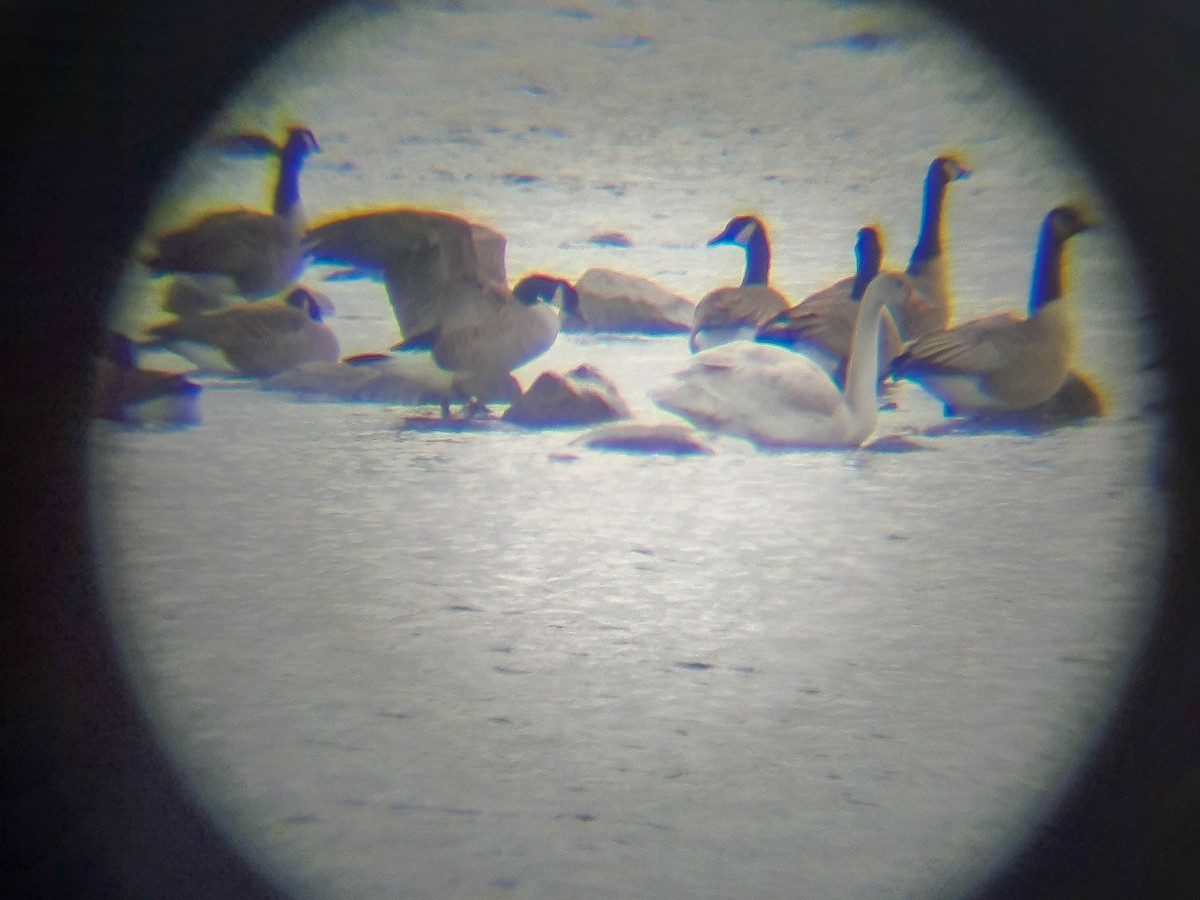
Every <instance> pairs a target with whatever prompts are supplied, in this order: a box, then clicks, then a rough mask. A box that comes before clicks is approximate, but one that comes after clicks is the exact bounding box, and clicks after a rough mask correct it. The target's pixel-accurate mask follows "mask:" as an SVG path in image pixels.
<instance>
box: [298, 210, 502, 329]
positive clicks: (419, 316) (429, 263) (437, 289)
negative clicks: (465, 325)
mask: <svg viewBox="0 0 1200 900" xmlns="http://www.w3.org/2000/svg"><path fill="white" fill-rule="evenodd" d="M306 242H307V244H308V247H309V251H310V252H311V254H312V256H313V258H314V260H316V261H318V262H334V263H341V264H345V265H354V266H362V267H364V268H368V269H373V270H376V271H379V272H381V273H382V274H383V282H384V285H385V287H386V288H387V291H388V299H389V300H390V301H391V304H392V310H393V312H394V313H395V315H396V322H397V324H398V325H399V326H400V330H401V332H402V333H403V334H404V336H405V338H415V337H417V336H419V335H422V334H424V333H426V332H428V331H430V330H431V329H433V328H435V327H436V326H437V324H438V322H440V321H441V320H442V319H443V318H444V317H445V316H447V315H450V314H452V313H453V312H454V309H455V307H456V306H457V305H458V304H460V303H462V302H463V299H464V297H467V296H469V294H470V291H469V289H468V287H467V286H469V285H471V284H473V283H474V284H478V281H479V276H478V268H479V259H478V256H477V254H476V249H475V240H474V237H473V232H472V228H471V225H470V224H469V223H468V222H466V221H465V220H463V219H460V218H458V217H457V216H452V215H449V214H446V213H438V212H430V211H425V210H408V209H392V210H382V211H378V212H368V213H359V214H356V215H351V216H345V217H342V218H340V219H334V220H332V221H329V222H325V223H322V224H320V225H317V226H315V227H313V228H311V229H310V230H309V231H308V234H307V236H306Z"/></svg>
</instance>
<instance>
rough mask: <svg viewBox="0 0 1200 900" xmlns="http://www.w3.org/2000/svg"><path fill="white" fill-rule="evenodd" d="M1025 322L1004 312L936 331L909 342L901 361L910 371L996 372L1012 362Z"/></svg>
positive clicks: (906, 369) (902, 367) (899, 362)
mask: <svg viewBox="0 0 1200 900" xmlns="http://www.w3.org/2000/svg"><path fill="white" fill-rule="evenodd" d="M1022 323H1023V320H1021V319H1018V318H1017V317H1016V316H1014V315H1012V314H1011V313H1001V314H999V315H995V316H988V317H986V318H983V319H976V320H974V321H972V322H967V323H965V324H963V325H959V326H958V327H957V328H950V329H947V330H945V331H935V332H932V333H931V334H927V335H925V337H923V338H920V339H919V340H917V341H915V342H914V343H912V344H911V345H909V347H908V349H907V350H905V352H904V353H903V354H902V355H901V357H900V359H899V360H898V361H897V363H898V366H899V368H900V369H901V370H902V371H904V372H908V373H920V372H931V373H963V374H967V373H970V374H980V375H985V374H988V373H992V372H996V371H998V370H1000V369H1002V368H1004V367H1005V366H1006V365H1011V363H1012V358H1013V351H1014V349H1015V348H1016V345H1017V343H1019V331H1020V327H1021V325H1022Z"/></svg>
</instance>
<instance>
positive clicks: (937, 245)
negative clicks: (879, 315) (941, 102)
mask: <svg viewBox="0 0 1200 900" xmlns="http://www.w3.org/2000/svg"><path fill="white" fill-rule="evenodd" d="M970 174H971V170H970V169H968V168H967V167H966V166H965V165H964V164H963V163H962V162H961V161H960V160H958V159H957V158H955V157H953V156H939V157H937V159H935V160H933V162H931V163H930V164H929V169H928V171H927V172H926V174H925V191H924V197H923V200H922V205H921V230H920V232H919V233H918V235H917V244H916V246H915V247H914V248H913V252H912V256H911V257H910V259H909V262H908V268H907V269H906V270H905V272H904V274H905V275H906V276H907V277H908V279H909V281H910V283H911V284H912V286H913V289H914V290H915V291H916V292H917V293H918V294H920V295H921V297H922V298H924V300H925V301H926V303H924V304H911V305H910V307H909V309H908V311H907V312H906V313H905V314H903V315H899V316H897V318H896V325H897V328H898V329H899V331H900V336H901V337H902V338H903V339H904V340H905V341H911V340H915V339H916V338H919V337H922V336H924V335H926V334H929V333H930V332H932V331H937V330H939V329H942V328H945V327H947V326H948V325H949V324H950V320H951V318H952V317H953V314H954V301H953V298H952V295H951V292H950V278H949V273H948V272H947V266H946V254H945V251H944V244H945V241H944V235H943V231H944V228H943V223H942V219H943V208H944V206H945V202H946V189H947V188H948V187H949V185H950V184H952V183H953V182H955V181H959V180H961V179H964V178H967V177H969V176H970ZM893 314H895V311H893Z"/></svg>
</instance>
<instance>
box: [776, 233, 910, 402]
mask: <svg viewBox="0 0 1200 900" xmlns="http://www.w3.org/2000/svg"><path fill="white" fill-rule="evenodd" d="M854 255H855V258H856V259H857V260H858V266H857V269H856V271H855V274H854V275H853V276H852V277H850V278H843V279H841V280H840V281H837V282H834V283H833V284H832V285H830V286H829V287H827V288H824V289H822V290H820V291H817V292H816V293H814V294H809V295H808V296H807V297H805V298H804V299H803V300H801V301H800V302H799V303H797V304H796V305H795V306H793V307H792V308H791V309H788V310H785V311H784V312H781V313H780V314H779V315H778V316H776V317H775V318H774V319H772V320H771V321H770V322H768V323H767V324H766V325H764V326H763V327H762V328H760V329H759V330H758V336H757V338H756V339H757V340H758V341H760V342H762V343H767V344H779V345H780V346H781V347H789V348H791V349H792V350H796V351H798V352H800V353H803V354H804V355H805V356H808V357H811V358H812V359H813V360H814V361H815V362H817V363H818V364H819V365H820V366H821V367H822V368H823V369H825V370H826V371H827V372H829V374H830V376H831V377H832V378H833V379H834V380H835V381H837V382H838V383H839V384H841V383H842V382H843V381H844V380H845V369H846V361H847V358H848V357H849V356H850V345H851V342H852V340H853V338H854V324H855V322H856V321H857V320H858V307H859V301H861V300H862V297H863V294H864V293H865V292H866V290H867V285H868V284H870V283H871V280H872V279H873V278H874V277H875V276H876V275H878V274H879V266H880V263H881V262H882V260H883V243H882V241H881V239H880V237H879V231H878V230H877V229H876V228H873V227H871V226H867V227H865V228H862V229H859V232H858V240H857V241H856V242H855V244H854ZM912 302H914V303H915V302H917V299H916V298H915V297H914V298H913V301H912ZM903 349H904V344H903V342H902V341H901V340H900V333H899V331H897V329H896V322H895V320H894V319H893V318H892V313H891V311H890V310H886V309H885V310H884V312H883V318H882V321H881V324H880V331H879V368H880V371H881V372H884V373H886V372H887V370H888V367H889V366H891V364H892V360H894V359H895V358H896V357H897V356H899V355H900V351H901V350H903Z"/></svg>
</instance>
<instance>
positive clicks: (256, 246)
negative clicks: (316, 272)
mask: <svg viewBox="0 0 1200 900" xmlns="http://www.w3.org/2000/svg"><path fill="white" fill-rule="evenodd" d="M319 149H320V148H319V147H318V145H317V141H316V138H315V137H313V133H312V132H311V131H309V130H308V129H307V128H293V129H291V130H290V131H289V132H288V138H287V141H286V143H285V144H284V146H283V147H282V148H281V149H280V150H279V175H278V180H277V182H276V186H275V197H274V202H273V206H272V211H271V212H270V213H264V212H259V211H257V210H252V209H245V208H240V209H230V210H222V211H220V212H214V213H209V214H208V215H206V216H204V217H202V218H200V219H198V220H196V221H195V222H193V223H191V224H190V225H188V226H185V227H184V228H181V229H179V230H177V231H172V232H169V233H167V234H164V235H162V236H160V237H158V238H157V239H156V240H155V241H154V242H153V247H152V248H151V249H150V250H149V251H148V252H147V253H145V254H144V255H143V259H142V261H143V262H144V263H145V265H146V266H147V268H149V269H150V271H151V272H152V273H154V274H155V275H161V274H165V273H168V272H173V273H188V274H192V275H207V276H221V277H223V278H224V279H225V281H226V283H227V284H228V286H229V290H230V291H231V292H236V293H238V294H241V295H242V296H244V297H246V298H247V299H251V300H257V299H261V298H263V297H269V296H272V295H273V294H277V293H278V292H280V291H281V290H283V289H284V288H286V287H288V286H289V285H291V284H293V283H294V282H295V280H296V279H297V278H298V277H299V276H300V273H301V272H302V271H303V269H304V265H305V263H306V256H305V246H304V241H303V235H304V215H303V210H302V208H301V205H300V187H299V174H300V167H301V166H302V165H303V163H304V160H305V158H306V157H307V156H308V154H309V153H311V152H313V151H315V150H319Z"/></svg>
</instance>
